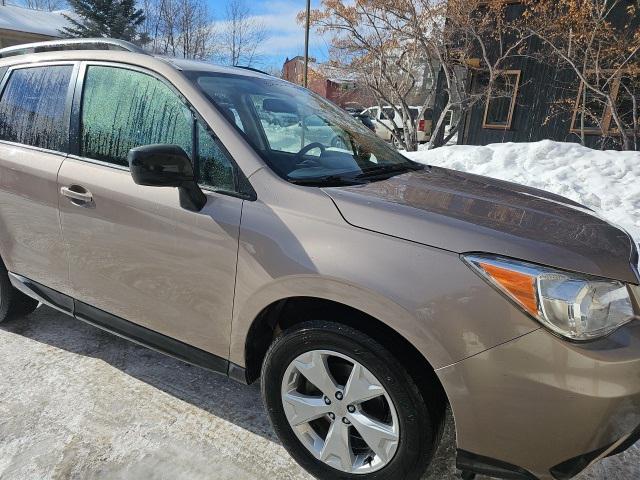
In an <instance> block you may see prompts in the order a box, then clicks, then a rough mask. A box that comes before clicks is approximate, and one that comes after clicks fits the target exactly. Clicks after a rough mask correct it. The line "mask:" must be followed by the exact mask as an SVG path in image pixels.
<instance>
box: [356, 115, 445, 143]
mask: <svg viewBox="0 0 640 480" xmlns="http://www.w3.org/2000/svg"><path fill="white" fill-rule="evenodd" d="M396 108H397V109H400V107H399V106H398V107H396ZM420 108H421V107H409V112H410V114H411V118H412V119H413V120H414V121H415V120H416V119H417V118H418V114H419V113H420ZM362 113H363V114H366V115H367V116H369V117H370V118H371V119H372V121H373V124H374V126H375V132H376V135H378V137H380V138H382V139H383V140H385V141H387V142H391V141H392V140H393V135H392V133H391V132H392V131H395V132H397V134H398V135H400V136H402V135H404V127H403V125H402V117H400V115H398V113H397V112H396V111H395V110H394V108H393V107H382V109H381V108H380V107H370V108H367V109H366V110H364V111H363V112H362ZM423 117H424V118H422V119H420V120H418V121H417V122H416V138H417V140H418V142H420V143H424V142H428V141H429V139H430V138H431V128H432V122H433V110H431V109H427V110H425V112H424V115H423Z"/></svg>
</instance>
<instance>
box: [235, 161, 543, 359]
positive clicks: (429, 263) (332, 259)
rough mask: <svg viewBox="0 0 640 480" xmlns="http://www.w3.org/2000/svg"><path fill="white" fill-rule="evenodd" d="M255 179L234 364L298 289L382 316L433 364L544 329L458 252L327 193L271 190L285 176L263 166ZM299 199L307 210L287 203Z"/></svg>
mask: <svg viewBox="0 0 640 480" xmlns="http://www.w3.org/2000/svg"><path fill="white" fill-rule="evenodd" d="M252 180H253V182H252V183H253V185H254V186H255V188H256V189H257V190H258V192H257V193H258V199H259V200H258V201H256V202H246V204H245V207H244V209H243V218H242V226H241V234H240V237H241V239H240V250H239V255H238V279H237V288H236V300H235V310H234V323H233V334H232V341H231V358H230V360H231V361H232V362H234V363H237V364H239V365H242V366H244V365H245V359H244V355H245V340H246V336H247V332H248V331H249V328H250V326H251V324H252V322H253V321H254V319H255V318H256V317H257V316H258V314H259V313H260V311H261V310H262V309H263V308H265V307H266V306H267V305H269V304H270V303H272V302H274V301H276V300H279V299H282V298H286V297H292V296H298V295H300V296H313V297H318V298H324V299H329V300H333V301H336V302H340V303H343V304H345V305H349V306H351V307H354V308H356V309H359V310H361V311H363V312H365V313H367V314H369V315H371V316H373V317H375V318H377V319H379V320H381V321H382V322H384V323H386V324H387V325H389V326H390V327H392V328H394V329H395V330H396V331H397V332H399V333H400V334H401V335H403V336H404V337H405V338H407V339H408V340H409V341H410V342H411V343H412V344H413V345H415V346H416V347H417V349H418V350H419V351H420V352H421V353H422V354H423V355H424V356H425V358H426V359H427V360H428V361H429V362H431V364H432V365H433V366H434V367H436V368H437V367H442V366H445V365H448V364H451V363H453V362H455V361H458V360H460V359H462V358H465V357H467V356H469V355H474V354H476V353H478V352H481V351H483V350H486V349H487V348H490V347H492V346H494V345H496V344H498V343H501V342H505V341H508V340H511V339H512V338H515V337H517V336H519V335H523V334H526V333H528V332H530V331H532V330H535V329H536V328H539V325H538V324H537V323H536V322H534V321H533V320H531V319H529V318H528V317H527V316H525V315H524V314H523V313H521V312H520V310H518V309H517V308H515V307H514V306H512V305H511V304H510V303H509V302H506V301H504V299H503V298H502V297H501V296H500V294H498V293H497V292H496V291H495V290H494V289H493V288H492V287H490V286H489V285H488V284H487V283H485V282H484V281H483V280H481V279H480V278H479V277H478V276H477V275H476V274H474V273H473V272H472V271H471V270H470V269H469V268H468V267H467V266H466V265H465V264H464V263H463V262H462V261H461V260H460V258H459V257H458V255H456V254H453V253H451V252H447V251H444V250H439V249H434V248H430V247H426V246H422V245H418V244H415V243H412V242H408V241H403V240H398V239H394V238H391V237H389V236H384V235H380V234H377V233H373V232H368V231H366V230H362V229H357V228H353V227H351V226H350V225H348V224H347V223H346V222H345V221H344V220H343V219H342V218H341V217H340V215H339V213H338V211H337V209H336V207H335V205H333V202H332V201H331V200H330V199H329V197H328V196H326V195H325V194H323V193H322V192H321V191H319V190H317V189H306V188H303V187H293V186H292V187H291V188H289V189H277V188H276V187H275V186H273V187H270V184H271V183H272V182H281V181H282V180H280V179H279V178H276V177H275V176H274V175H273V174H271V173H270V172H269V171H267V170H266V169H265V170H261V171H259V172H258V173H256V174H255V175H254V177H252ZM270 192H273V193H270ZM260 199H264V200H265V201H264V202H262V201H261V200H260ZM301 204H304V205H305V206H306V208H305V210H306V212H305V214H304V215H302V214H300V213H298V212H296V211H295V210H294V209H292V208H290V207H287V206H290V205H301ZM479 310H482V311H483V312H484V313H485V314H484V315H483V316H482V317H478V316H477V312H478V311H479Z"/></svg>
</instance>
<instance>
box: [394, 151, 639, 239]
mask: <svg viewBox="0 0 640 480" xmlns="http://www.w3.org/2000/svg"><path fill="white" fill-rule="evenodd" d="M403 153H404V154H405V155H406V156H407V157H409V158H411V159H412V160H415V161H417V162H420V163H426V164H429V165H435V166H440V167H446V168H451V169H454V170H461V171H464V172H470V173H475V174H478V175H486V176H488V177H494V178H499V179H501V180H508V181H511V182H516V183H520V184H524V185H528V186H531V187H535V188H539V189H541V190H546V191H549V192H553V193H556V194H559V195H562V196H565V197H568V198H570V199H572V200H575V201H577V202H579V203H581V204H583V205H585V206H587V207H589V208H591V209H593V210H594V211H596V212H598V213H599V214H600V215H601V216H602V217H603V218H606V219H607V220H609V221H610V222H611V223H614V224H616V225H618V226H621V227H623V228H625V229H626V230H627V231H628V232H629V233H630V234H631V235H632V236H633V237H634V239H635V241H636V242H637V243H640V152H618V151H600V150H592V149H590V148H586V147H583V146H582V145H579V144H576V143H562V142H553V141H551V140H543V141H541V142H535V143H499V144H492V145H487V146H486V147H479V146H470V145H454V146H448V147H442V148H436V149H433V150H421V151H418V152H403Z"/></svg>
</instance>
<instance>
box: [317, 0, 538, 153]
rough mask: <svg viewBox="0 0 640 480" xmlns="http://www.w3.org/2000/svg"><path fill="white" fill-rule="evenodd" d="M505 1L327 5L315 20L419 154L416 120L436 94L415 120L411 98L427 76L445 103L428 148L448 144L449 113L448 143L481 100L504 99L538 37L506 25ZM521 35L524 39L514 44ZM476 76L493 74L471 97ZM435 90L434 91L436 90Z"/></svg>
mask: <svg viewBox="0 0 640 480" xmlns="http://www.w3.org/2000/svg"><path fill="white" fill-rule="evenodd" d="M506 3H507V2H504V0H488V1H487V0H360V1H357V2H350V1H346V0H323V2H322V8H320V9H318V10H315V11H314V12H313V14H312V20H313V22H314V24H315V25H316V26H317V27H319V28H320V29H321V30H323V31H330V32H333V33H334V37H333V39H332V46H333V47H334V50H337V51H341V52H342V53H343V56H344V57H346V58H347V59H348V61H347V62H345V63H347V64H348V66H349V67H350V68H353V69H354V70H356V71H362V70H363V68H362V67H363V66H366V67H367V69H365V71H364V72H363V75H361V79H362V80H363V81H364V82H365V83H366V85H367V86H368V87H369V88H370V89H371V90H372V91H373V92H374V94H375V96H376V98H377V99H378V101H381V102H382V103H384V104H386V105H389V106H391V107H392V108H394V109H395V110H396V111H397V113H398V114H399V116H400V117H401V118H402V125H403V131H404V132H403V139H402V142H401V143H402V144H403V146H404V148H406V149H408V150H415V148H416V142H415V131H416V122H417V121H419V120H420V119H421V118H423V114H424V112H425V111H426V109H427V108H429V107H430V106H431V105H432V104H433V102H434V97H433V96H434V95H435V92H436V90H435V88H431V89H430V90H429V91H427V92H426V95H424V98H423V101H422V106H421V111H420V113H419V114H418V116H417V117H415V116H411V115H410V114H409V110H408V103H407V99H408V98H410V97H411V95H413V94H414V93H415V90H416V89H417V88H420V87H421V84H422V83H423V82H420V81H419V80H420V76H421V75H420V74H421V73H422V77H423V78H424V77H430V78H433V79H434V80H435V79H436V78H437V77H438V76H440V79H439V81H440V82H441V83H442V84H443V89H442V91H443V92H444V94H445V95H444V97H445V98H444V104H443V106H442V108H441V109H439V115H437V118H433V120H432V121H433V123H434V126H433V129H432V134H431V140H430V144H429V148H432V147H434V146H436V145H437V144H436V139H440V138H441V135H440V133H441V131H442V130H443V129H444V126H445V122H446V120H447V119H448V118H449V117H450V113H451V112H453V111H456V112H457V113H458V118H459V120H458V123H457V124H456V125H454V126H453V128H452V129H451V130H450V132H449V133H448V137H447V138H444V142H443V143H446V141H447V140H448V139H449V138H451V137H452V136H453V135H455V133H456V132H457V129H458V128H459V125H460V122H461V120H462V118H463V114H464V113H465V112H466V111H468V110H469V109H471V107H472V106H473V105H475V104H476V103H477V102H479V101H481V100H483V99H487V98H489V97H490V96H492V95H493V96H499V95H500V92H498V91H497V88H496V86H495V84H496V80H497V79H498V78H500V75H501V71H502V69H503V68H504V66H505V65H507V64H508V61H509V59H510V58H512V57H515V56H519V55H522V50H523V48H524V46H526V44H527V41H528V40H529V39H530V38H531V37H532V35H531V34H524V35H523V34H521V32H520V31H519V30H515V29H513V28H512V27H511V24H510V22H508V21H507V20H506V16H505V9H506ZM514 33H515V34H518V35H517V36H516V37H515V38H513V37H514ZM470 70H478V71H482V72H483V73H486V76H487V81H486V82H485V85H484V88H482V89H476V90H475V91H473V92H472V91H470V90H469V89H468V88H467V84H466V77H467V74H468V73H469V71H470ZM434 87H435V85H434Z"/></svg>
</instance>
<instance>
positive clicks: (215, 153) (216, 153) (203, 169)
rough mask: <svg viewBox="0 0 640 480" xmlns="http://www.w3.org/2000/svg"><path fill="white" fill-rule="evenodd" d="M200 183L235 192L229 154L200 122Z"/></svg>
mask: <svg viewBox="0 0 640 480" xmlns="http://www.w3.org/2000/svg"><path fill="white" fill-rule="evenodd" d="M198 182H199V183H202V184H204V185H207V186H209V187H213V188H216V189H219V190H227V191H231V192H233V191H235V190H236V188H235V184H234V181H233V166H232V163H231V161H230V160H229V157H228V155H227V153H226V152H225V151H224V150H223V149H222V148H221V147H220V144H219V143H218V142H217V141H216V139H215V138H213V137H212V136H211V134H210V133H209V132H207V130H206V129H205V128H204V127H203V126H202V125H201V124H200V122H198Z"/></svg>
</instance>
